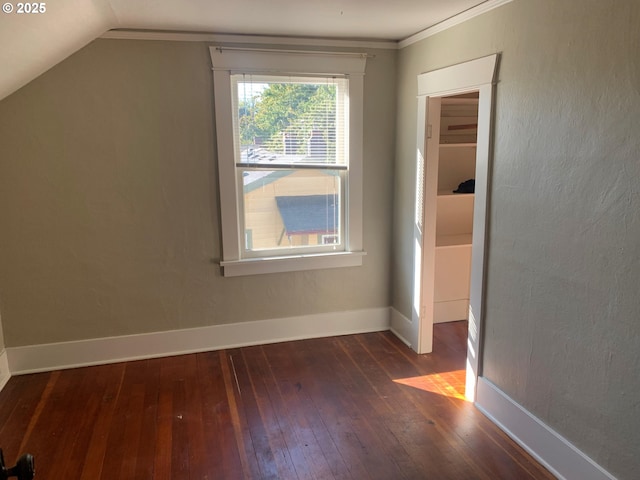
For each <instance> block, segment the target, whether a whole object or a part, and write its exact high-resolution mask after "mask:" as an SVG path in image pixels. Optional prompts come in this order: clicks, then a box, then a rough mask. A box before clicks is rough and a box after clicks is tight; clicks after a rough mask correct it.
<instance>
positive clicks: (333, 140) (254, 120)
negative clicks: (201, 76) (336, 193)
mask: <svg viewBox="0 0 640 480" xmlns="http://www.w3.org/2000/svg"><path fill="white" fill-rule="evenodd" d="M231 82H232V92H233V95H234V107H233V108H234V144H235V145H234V147H235V161H236V165H237V166H245V167H246V166H256V167H259V166H267V165H268V166H269V167H270V168H271V167H273V168H291V167H293V168H295V167H296V166H297V165H299V166H300V167H303V168H304V167H306V168H309V167H317V168H323V166H324V168H327V167H329V166H331V167H332V168H335V167H336V166H340V167H342V168H346V167H347V166H348V125H349V122H348V115H349V106H348V80H347V79H346V78H344V77H335V76H331V77H328V76H327V77H304V76H282V75H278V76H275V75H254V74H244V73H240V74H238V73H235V74H232V75H231Z"/></svg>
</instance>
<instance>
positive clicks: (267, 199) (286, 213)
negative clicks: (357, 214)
mask: <svg viewBox="0 0 640 480" xmlns="http://www.w3.org/2000/svg"><path fill="white" fill-rule="evenodd" d="M330 172H333V171H326V170H320V171H318V170H304V169H300V170H266V171H265V170H253V171H245V172H244V177H243V183H244V222H245V232H246V237H247V238H246V248H247V249H248V250H259V249H272V248H286V247H290V246H303V245H309V246H314V245H326V244H335V243H339V238H340V228H339V226H340V219H341V217H342V213H341V202H340V199H341V194H340V190H341V187H340V185H341V177H340V175H339V174H337V173H336V174H332V173H330Z"/></svg>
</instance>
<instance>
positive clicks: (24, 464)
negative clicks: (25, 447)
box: [0, 448, 36, 480]
mask: <svg viewBox="0 0 640 480" xmlns="http://www.w3.org/2000/svg"><path fill="white" fill-rule="evenodd" d="M35 474H36V468H35V464H34V461H33V455H31V454H29V453H25V454H24V455H22V456H21V457H20V458H19V459H18V462H17V463H16V464H15V466H13V467H11V468H6V467H5V466H4V455H3V454H2V449H1V448H0V480H7V479H8V478H9V477H18V480H32V479H33V477H34V475H35Z"/></svg>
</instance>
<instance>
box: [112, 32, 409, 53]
mask: <svg viewBox="0 0 640 480" xmlns="http://www.w3.org/2000/svg"><path fill="white" fill-rule="evenodd" d="M99 38H105V39H115V40H160V41H174V42H212V43H226V44H230V43H234V44H252V45H288V46H309V47H346V48H354V47H355V48H375V49H387V50H397V49H398V42H396V41H390V40H350V39H329V38H311V37H277V36H267V35H232V34H223V33H198V32H167V31H155V30H119V29H114V30H109V31H108V32H106V33H105V34H103V35H102V36H100V37H99Z"/></svg>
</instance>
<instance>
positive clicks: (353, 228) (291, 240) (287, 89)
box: [210, 47, 366, 276]
mask: <svg viewBox="0 0 640 480" xmlns="http://www.w3.org/2000/svg"><path fill="white" fill-rule="evenodd" d="M210 51H211V58H212V62H213V69H214V93H215V105H216V131H217V140H218V169H219V180H220V198H221V213H222V240H223V245H222V247H223V258H222V261H221V265H222V266H223V268H224V275H225V276H234V275H249V274H256V273H268V272H276V271H292V270H306V269H314V268H329V267H339V266H355V265H360V264H361V262H362V255H363V254H364V253H363V251H362V87H363V81H362V80H363V78H362V77H363V74H364V64H365V60H366V56H365V55H363V54H351V53H327V52H299V51H284V50H254V49H237V48H227V47H211V48H210Z"/></svg>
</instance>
